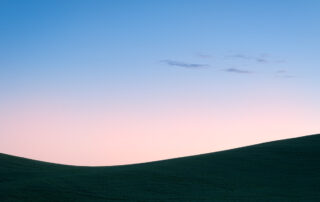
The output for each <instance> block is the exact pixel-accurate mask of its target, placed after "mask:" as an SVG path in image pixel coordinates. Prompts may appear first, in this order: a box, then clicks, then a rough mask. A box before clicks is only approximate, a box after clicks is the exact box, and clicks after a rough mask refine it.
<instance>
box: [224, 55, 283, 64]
mask: <svg viewBox="0 0 320 202" xmlns="http://www.w3.org/2000/svg"><path fill="white" fill-rule="evenodd" d="M226 57H227V58H236V59H244V60H251V61H255V62H257V63H273V62H275V63H278V61H281V62H284V60H276V61H274V60H273V59H271V58H270V57H269V55H268V54H260V56H250V55H245V54H241V53H237V54H233V55H228V56H226Z"/></svg>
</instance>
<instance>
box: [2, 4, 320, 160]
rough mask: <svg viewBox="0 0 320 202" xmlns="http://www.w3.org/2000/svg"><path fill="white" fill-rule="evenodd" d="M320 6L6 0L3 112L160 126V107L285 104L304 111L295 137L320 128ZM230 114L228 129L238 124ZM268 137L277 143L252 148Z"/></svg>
mask: <svg viewBox="0 0 320 202" xmlns="http://www.w3.org/2000/svg"><path fill="white" fill-rule="evenodd" d="M319 9H320V2H319V1H317V0H307V1H298V0H290V1H289V0H283V1H275V0H269V1H249V0H242V1H236V0H226V1H218V0H216V1H212V0H211V1H209V0H208V1H206V0H199V1H191V0H184V1H182V0H173V1H172V0H171V1H169V0H162V1H140V0H132V1H131V0H130V1H129V0H127V1H125V0H119V1H115V0H114V1H96V0H93V1H79V0H78V1H62V0H56V1H35V0H30V1H22V0H2V1H1V2H0V27H1V28H0V44H1V46H0V92H1V100H0V110H2V111H3V113H2V117H3V119H5V117H6V116H7V115H9V114H14V113H18V112H16V111H15V110H16V109H17V108H19V107H20V108H21V107H22V106H24V109H31V108H32V107H31V105H30V106H29V105H25V103H29V104H30V103H33V104H34V105H37V104H39V103H41V104H43V105H45V106H46V107H47V108H54V107H57V106H61V105H63V106H64V107H66V108H75V109H74V110H75V111H82V112H83V110H84V111H86V112H87V111H94V114H95V115H94V117H98V116H103V113H102V112H101V113H100V112H99V110H101V109H106V108H108V109H112V110H114V111H115V113H117V112H119V113H120V112H121V113H122V112H123V111H130V113H132V114H135V113H137V114H139V113H142V114H144V113H146V114H148V119H151V120H152V119H153V118H155V119H156V117H154V116H153V115H152V113H150V114H149V112H150V111H151V112H152V111H153V110H155V109H157V110H159V113H160V111H161V110H163V113H164V114H165V115H164V116H171V114H170V111H171V110H172V109H176V108H179V107H181V106H185V107H187V109H186V110H187V111H188V110H189V109H190V108H191V109H190V110H191V111H192V110H194V111H196V109H197V107H198V106H201V107H202V108H203V109H202V110H203V111H206V109H207V110H208V111H210V110H213V109H216V110H218V109H219V110H220V109H224V110H225V111H228V110H234V111H238V110H240V111H241V110H242V109H243V108H247V107H250V106H251V105H254V104H257V105H259V106H261V108H264V107H265V106H268V105H269V104H270V103H277V102H279V103H282V104H281V106H285V105H286V104H285V103H287V104H288V106H289V105H290V106H292V107H293V106H296V109H297V110H300V111H301V110H302V111H304V112H306V113H305V114H304V115H305V116H306V117H305V119H303V120H300V121H301V122H302V123H301V130H297V131H299V132H297V133H295V134H293V135H291V136H298V135H299V134H301V133H302V132H304V131H305V133H309V132H317V130H318V129H319V128H317V126H315V125H312V124H309V123H310V122H312V123H313V122H314V123H316V122H317V121H319V118H318V117H317V115H318V114H319V112H320V107H319V104H318V103H320V96H319V87H320V81H319V79H318V76H319V75H320V70H319V64H320V62H319V59H318V57H319V56H318V55H319V53H320V40H319V36H320V24H319V22H318V21H319V19H320V13H319ZM248 100H249V101H248ZM36 103H37V104H36ZM32 106H33V105H32ZM279 106H280V105H279ZM271 108H272V107H271ZM282 108H283V107H282ZM293 108H295V107H293ZM39 110H41V109H39ZM275 110H278V109H275ZM300 111H299V113H300ZM83 113H84V112H83ZM128 113H129V112H128ZM219 113H223V111H221V112H219ZM80 114H81V113H80ZM155 114H157V113H155ZM202 115H203V114H202ZM233 115H234V117H231V119H230V123H231V124H232V121H231V120H236V119H237V118H240V119H241V116H240V115H239V114H233ZM233 115H232V114H231V116H233ZM203 116H204V115H203ZM206 116H207V118H208V117H209V118H208V120H210V114H209V115H206ZM307 117H308V118H307ZM144 118H146V117H144ZM202 118H203V119H205V118H204V117H202ZM71 119H72V116H71ZM133 119H134V118H133ZM252 119H254V118H253V117H252ZM130 120H131V119H129V121H130ZM141 120H143V118H141ZM248 121H249V119H248ZM72 123H73V122H72ZM226 123H227V122H226ZM226 123H223V124H226ZM124 124H125V123H124ZM223 124H222V125H223ZM274 124H282V125H286V124H287V127H289V126H290V124H291V123H289V122H285V121H284V122H283V123H279V122H277V123H274ZM308 124H309V125H308ZM194 127H196V126H194ZM206 127H208V128H210V124H208V125H207V126H206ZM303 127H304V129H303ZM307 127H308V128H307ZM17 128H19V124H17ZM21 128H22V127H21ZM136 130H138V129H136ZM168 130H169V129H168ZM208 130H209V129H208ZM261 130H263V128H262V129H261ZM6 131H9V129H8V130H6ZM11 132H12V131H11ZM60 132H61V131H60ZM62 132H63V131H62ZM275 132H276V131H275ZM281 132H283V131H282V130H281ZM289 132H291V131H287V133H286V135H283V137H289V136H290V134H289ZM3 133H4V131H3ZM12 133H14V132H12ZM194 135H195V134H194ZM301 135H304V134H301ZM191 136H192V135H191ZM191 136H190V137H191ZM2 137H3V138H4V139H5V138H8V135H6V134H2ZM27 137H30V136H25V138H27ZM251 137H254V136H253V135H252V136H251ZM281 137H282V136H281ZM269 139H277V136H276V135H275V136H272V137H270V138H269V137H263V138H257V137H255V138H253V139H251V140H252V141H248V142H244V143H243V144H249V143H254V142H255V141H256V142H257V141H263V140H269ZM12 142H14V138H13V139H12ZM201 144H202V143H201ZM11 145H14V143H12V144H11ZM228 146H229V147H231V146H234V145H226V147H228ZM14 147H15V146H12V148H14ZM10 151H11V149H10ZM188 151H190V152H189V153H183V154H192V153H197V152H198V153H199V152H202V150H201V149H200V150H199V149H195V148H191V149H190V148H188ZM203 151H204V150H203ZM205 151H207V150H205ZM4 152H5V151H4ZM14 152H15V150H12V153H14ZM21 152H22V151H21ZM30 155H35V154H30ZM177 155H181V154H180V153H174V152H173V153H172V154H171V156H177ZM168 156H170V155H168ZM171 156H170V157H171ZM165 157H167V156H165ZM159 158H161V157H159V156H156V154H155V156H153V157H150V159H159ZM57 159H58V158H57ZM141 159H143V158H141ZM137 161H138V160H137ZM97 162H98V161H97ZM99 162H100V161H99Z"/></svg>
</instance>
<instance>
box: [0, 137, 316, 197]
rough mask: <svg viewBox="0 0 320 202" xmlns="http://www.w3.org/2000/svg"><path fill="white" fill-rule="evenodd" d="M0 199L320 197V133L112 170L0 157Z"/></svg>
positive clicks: (6, 156)
mask: <svg viewBox="0 0 320 202" xmlns="http://www.w3.org/2000/svg"><path fill="white" fill-rule="evenodd" d="M0 201H1V202H2V201H320V135H311V136H305V137H301V138H294V139H288V140H281V141H274V142H269V143H264V144H258V145H253V146H249V147H243V148H238V149H232V150H228V151H222V152H215V153H209V154H203V155H197V156H190V157H183V158H176V159H170V160H164V161H157V162H150V163H143V164H134V165H126V166H110V167H80V166H79V167H78V166H66V165H58V164H51V163H45V162H40V161H34V160H29V159H25V158H19V157H14V156H10V155H6V154H0Z"/></svg>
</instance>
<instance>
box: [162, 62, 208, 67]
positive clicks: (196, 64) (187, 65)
mask: <svg viewBox="0 0 320 202" xmlns="http://www.w3.org/2000/svg"><path fill="white" fill-rule="evenodd" d="M161 62H163V63H165V64H167V65H170V66H177V67H184V68H190V69H198V68H205V67H209V65H208V64H198V63H187V62H181V61H176V60H162V61H161Z"/></svg>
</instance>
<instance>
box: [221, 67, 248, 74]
mask: <svg viewBox="0 0 320 202" xmlns="http://www.w3.org/2000/svg"><path fill="white" fill-rule="evenodd" d="M223 71H225V72H230V73H238V74H251V73H253V72H252V71H248V70H242V69H237V68H228V69H224V70H223Z"/></svg>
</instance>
